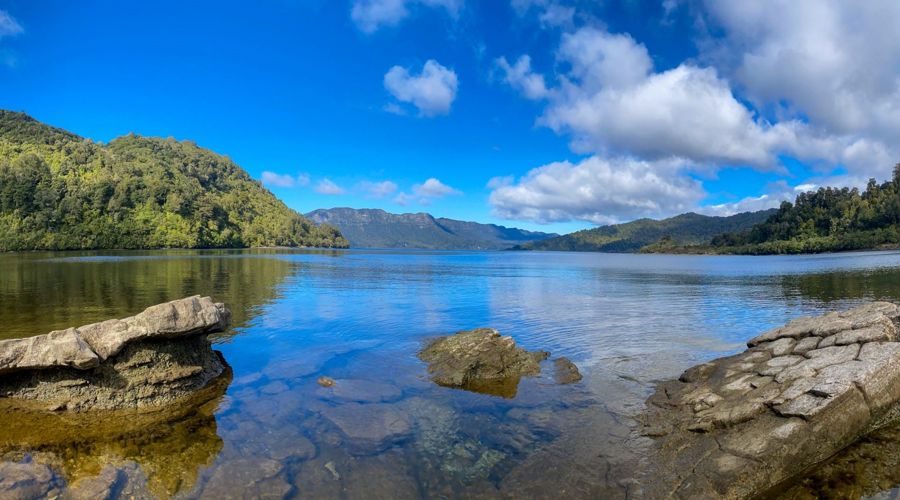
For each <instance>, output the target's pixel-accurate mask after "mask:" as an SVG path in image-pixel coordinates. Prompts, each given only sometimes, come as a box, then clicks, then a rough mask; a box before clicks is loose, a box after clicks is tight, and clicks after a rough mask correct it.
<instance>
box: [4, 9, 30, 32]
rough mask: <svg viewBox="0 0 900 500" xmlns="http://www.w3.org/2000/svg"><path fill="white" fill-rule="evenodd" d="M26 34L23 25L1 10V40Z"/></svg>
mask: <svg viewBox="0 0 900 500" xmlns="http://www.w3.org/2000/svg"><path fill="white" fill-rule="evenodd" d="M24 32H25V29H24V28H22V25H21V24H19V22H18V21H16V19H15V18H14V17H12V16H11V15H9V12H7V11H5V10H0V38H3V37H7V36H16V35H21V34H22V33H24Z"/></svg>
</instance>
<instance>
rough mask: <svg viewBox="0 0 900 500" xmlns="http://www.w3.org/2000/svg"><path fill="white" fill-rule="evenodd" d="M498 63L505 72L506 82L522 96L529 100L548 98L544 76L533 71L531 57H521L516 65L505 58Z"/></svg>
mask: <svg viewBox="0 0 900 500" xmlns="http://www.w3.org/2000/svg"><path fill="white" fill-rule="evenodd" d="M496 62H497V67H498V68H500V70H501V71H502V72H503V79H504V81H505V82H506V83H507V84H509V86H511V87H512V88H514V89H516V90H518V91H519V92H521V93H522V95H524V96H525V97H527V98H528V99H543V98H545V97H547V94H548V91H547V84H546V83H545V82H544V75H541V74H538V73H535V72H533V71H532V70H531V57H529V56H527V55H523V56H520V57H519V58H518V59H517V60H516V62H515V64H509V61H507V60H506V58H505V57H500V58H498V59H497V61H496Z"/></svg>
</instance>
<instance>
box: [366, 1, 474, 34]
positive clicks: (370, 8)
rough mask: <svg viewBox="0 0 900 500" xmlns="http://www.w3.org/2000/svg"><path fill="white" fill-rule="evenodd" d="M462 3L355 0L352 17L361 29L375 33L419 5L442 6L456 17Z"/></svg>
mask: <svg viewBox="0 0 900 500" xmlns="http://www.w3.org/2000/svg"><path fill="white" fill-rule="evenodd" d="M462 3H463V1H462V0H355V1H354V2H353V7H352V8H351V9H350V17H351V18H352V19H353V22H354V23H356V26H357V27H358V28H359V29H360V30H361V31H363V32H364V33H374V32H376V31H378V29H380V28H382V27H388V26H396V25H398V24H399V23H400V21H402V20H403V19H405V18H406V17H408V16H409V15H410V9H411V8H414V7H415V6H417V5H421V6H424V7H432V8H442V9H444V10H445V11H446V12H447V13H448V14H450V15H451V16H453V17H456V16H457V15H458V14H459V11H460V9H461V8H462Z"/></svg>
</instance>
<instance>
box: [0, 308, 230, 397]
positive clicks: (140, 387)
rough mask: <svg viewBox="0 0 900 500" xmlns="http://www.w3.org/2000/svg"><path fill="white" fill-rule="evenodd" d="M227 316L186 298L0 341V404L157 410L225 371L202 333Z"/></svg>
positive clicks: (219, 325)
mask: <svg viewBox="0 0 900 500" xmlns="http://www.w3.org/2000/svg"><path fill="white" fill-rule="evenodd" d="M230 317H231V314H230V312H229V311H228V309H226V308H225V306H224V305H223V304H220V303H214V302H213V301H212V300H211V299H210V298H209V297H199V296H195V297H188V298H185V299H180V300H175V301H172V302H167V303H164V304H159V305H155V306H152V307H149V308H147V309H146V310H145V311H143V312H142V313H140V314H137V315H135V316H131V317H128V318H124V319H114V320H109V321H104V322H101V323H95V324H91V325H86V326H82V327H78V328H69V329H66V330H60V331H54V332H50V333H49V334H46V335H41V336H37V337H30V338H25V339H16V340H6V341H2V342H0V398H12V399H16V400H20V401H23V402H24V401H30V402H33V406H35V407H40V408H44V409H49V410H54V411H63V410H74V411H82V410H94V409H102V410H111V409H123V408H143V407H153V406H159V405H163V404H166V403H170V402H172V401H175V400H178V399H181V398H184V397H186V396H189V395H191V394H192V393H194V392H195V391H197V390H198V389H201V388H203V387H205V386H206V385H207V384H208V383H209V382H210V381H211V380H213V379H215V378H216V377H218V376H219V375H221V374H222V373H223V372H224V371H225V369H226V365H225V362H224V360H223V359H222V358H221V356H220V355H219V354H218V353H216V352H215V351H213V350H212V347H211V345H210V343H209V340H208V339H207V335H208V334H210V333H214V332H219V331H223V330H224V329H226V328H227V327H228V323H229V320H230Z"/></svg>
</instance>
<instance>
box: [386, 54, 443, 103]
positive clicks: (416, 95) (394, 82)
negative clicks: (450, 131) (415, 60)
mask: <svg viewBox="0 0 900 500" xmlns="http://www.w3.org/2000/svg"><path fill="white" fill-rule="evenodd" d="M457 85H458V81H457V77H456V73H455V72H454V71H453V70H452V69H448V68H445V67H444V66H441V65H440V63H438V62H437V61H435V60H434V59H429V60H428V61H426V62H425V65H424V66H423V67H422V71H421V72H420V73H419V74H412V73H410V72H409V70H408V69H406V68H404V67H402V66H394V67H392V68H391V69H390V70H388V72H387V73H386V74H385V75H384V88H385V89H387V91H388V92H390V93H391V95H393V96H394V97H395V98H396V99H397V100H398V101H400V102H405V103H409V104H412V105H413V106H415V107H416V108H417V109H418V110H419V114H420V115H421V116H436V115H445V114H447V113H449V112H450V106H451V105H452V104H453V100H454V99H456V89H457Z"/></svg>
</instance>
